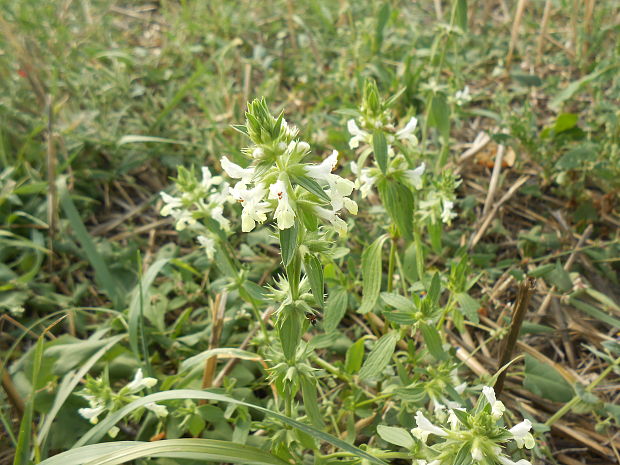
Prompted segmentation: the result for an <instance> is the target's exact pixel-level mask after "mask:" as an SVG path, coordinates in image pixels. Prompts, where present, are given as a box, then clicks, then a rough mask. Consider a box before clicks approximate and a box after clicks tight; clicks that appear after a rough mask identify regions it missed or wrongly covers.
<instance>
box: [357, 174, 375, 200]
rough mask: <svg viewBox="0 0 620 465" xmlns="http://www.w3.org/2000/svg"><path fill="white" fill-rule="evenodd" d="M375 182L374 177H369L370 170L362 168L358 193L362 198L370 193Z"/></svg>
mask: <svg viewBox="0 0 620 465" xmlns="http://www.w3.org/2000/svg"><path fill="white" fill-rule="evenodd" d="M375 182H377V178H376V176H370V168H363V169H362V173H361V174H360V183H361V186H360V193H361V194H362V198H363V199H364V198H366V197H367V196H368V194H370V191H372V186H374V185H375Z"/></svg>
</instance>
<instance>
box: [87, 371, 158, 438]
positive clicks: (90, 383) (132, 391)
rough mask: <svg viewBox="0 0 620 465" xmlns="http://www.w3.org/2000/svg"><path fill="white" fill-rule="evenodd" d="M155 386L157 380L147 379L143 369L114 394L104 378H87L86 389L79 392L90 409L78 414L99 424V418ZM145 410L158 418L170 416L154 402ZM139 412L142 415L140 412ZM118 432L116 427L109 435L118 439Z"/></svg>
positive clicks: (147, 405) (146, 406)
mask: <svg viewBox="0 0 620 465" xmlns="http://www.w3.org/2000/svg"><path fill="white" fill-rule="evenodd" d="M155 384H157V380H156V379H155V378H149V377H146V378H145V377H144V375H143V374H142V370H141V369H138V371H137V372H136V374H135V376H134V378H133V380H131V381H130V382H129V383H127V385H125V386H124V387H123V388H121V389H120V390H119V391H118V392H114V391H113V390H112V388H111V387H110V386H109V384H108V383H107V382H105V381H104V380H103V378H97V379H94V378H90V377H87V379H86V384H85V386H84V389H83V390H82V391H81V392H79V395H80V396H82V397H83V398H84V399H86V400H87V401H88V404H89V407H85V408H81V409H79V410H78V413H79V414H80V415H81V416H82V417H83V418H86V419H87V420H89V421H90V422H91V423H92V424H97V423H98V421H99V416H101V415H102V414H104V413H105V412H114V411H116V410H118V409H120V408H121V407H123V406H124V405H126V404H129V403H130V402H133V401H134V400H136V399H137V398H138V397H139V396H137V395H136V394H137V393H139V392H140V391H142V390H143V389H148V388H152V387H153V386H155ZM144 408H146V409H147V410H150V411H152V412H153V413H155V415H157V417H165V416H166V415H168V410H167V409H166V407H165V406H163V405H159V404H156V403H154V402H151V403H148V404H146V405H145V406H144ZM137 412H138V414H140V411H139V410H138V411H137ZM118 431H119V430H118V428H117V427H116V426H115V427H113V428H111V429H110V430H109V431H108V434H109V435H110V437H116V435H117V434H118Z"/></svg>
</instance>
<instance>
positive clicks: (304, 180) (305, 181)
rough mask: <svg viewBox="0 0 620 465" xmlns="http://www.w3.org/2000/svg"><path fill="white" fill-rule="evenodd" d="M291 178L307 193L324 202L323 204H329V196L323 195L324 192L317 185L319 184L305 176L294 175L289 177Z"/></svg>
mask: <svg viewBox="0 0 620 465" xmlns="http://www.w3.org/2000/svg"><path fill="white" fill-rule="evenodd" d="M291 178H292V180H293V182H295V183H297V184H299V185H300V186H301V187H303V188H304V189H306V190H307V191H308V192H310V193H312V194H314V195H316V196H317V197H318V198H320V199H321V200H324V201H325V202H328V203H329V202H331V199H330V198H329V196H328V195H327V194H326V193H325V191H324V190H323V188H322V187H321V186H320V185H319V183H318V182H316V181H315V180H314V179H312V178H309V177H307V176H295V175H293V176H291Z"/></svg>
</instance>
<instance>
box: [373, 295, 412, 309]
mask: <svg viewBox="0 0 620 465" xmlns="http://www.w3.org/2000/svg"><path fill="white" fill-rule="evenodd" d="M381 300H383V302H385V303H386V305H389V306H390V307H394V308H396V309H397V310H403V311H410V310H415V306H414V305H413V301H412V300H411V299H408V298H406V297H403V296H402V295H398V294H394V293H393V292H382V293H381Z"/></svg>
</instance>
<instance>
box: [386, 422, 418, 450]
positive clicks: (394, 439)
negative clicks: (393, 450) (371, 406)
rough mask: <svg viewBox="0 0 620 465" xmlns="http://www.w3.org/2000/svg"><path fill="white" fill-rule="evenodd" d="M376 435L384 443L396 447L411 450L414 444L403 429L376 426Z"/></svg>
mask: <svg viewBox="0 0 620 465" xmlns="http://www.w3.org/2000/svg"><path fill="white" fill-rule="evenodd" d="M377 434H378V435H379V436H380V437H381V439H383V440H384V441H386V442H389V443H390V444H396V445H397V446H401V447H406V448H407V449H411V448H412V447H413V445H414V444H415V441H414V440H413V437H412V436H411V433H409V431H407V430H406V429H405V428H397V427H396V426H385V425H379V426H377Z"/></svg>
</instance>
